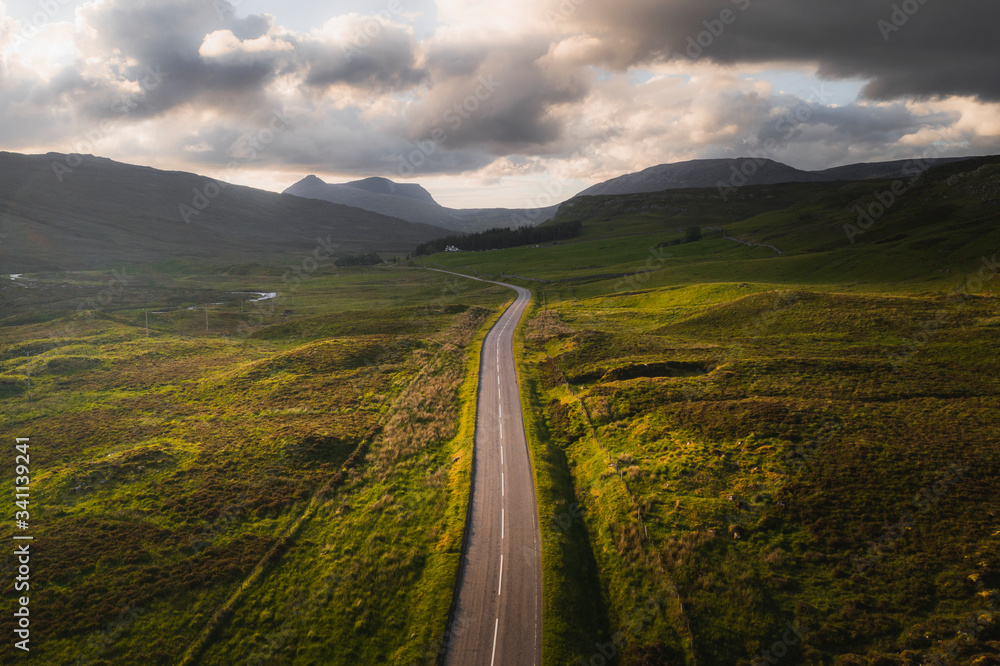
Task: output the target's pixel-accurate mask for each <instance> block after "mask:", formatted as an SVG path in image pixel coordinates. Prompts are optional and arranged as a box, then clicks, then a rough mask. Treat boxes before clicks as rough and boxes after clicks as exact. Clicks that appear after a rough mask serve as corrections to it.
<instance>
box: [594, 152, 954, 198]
mask: <svg viewBox="0 0 1000 666" xmlns="http://www.w3.org/2000/svg"><path fill="white" fill-rule="evenodd" d="M963 159H967V158H944V159H928V160H923V161H922V162H923V164H921V163H920V161H918V160H898V161H894V162H876V163H871V164H851V165H847V166H841V167H834V168H832V169H825V170H823V171H802V170H800V169H796V168H794V167H790V166H788V165H786V164H782V163H780V162H775V161H774V160H767V159H756V158H748V157H740V158H735V159H709V160H691V161H688V162H677V163H674V164H660V165H658V166H654V167H650V168H648V169H644V170H642V171H639V172H637V173H630V174H626V175H624V176H619V177H617V178H612V179H611V180H608V181H605V182H603V183H598V184H597V185H592V186H591V187H588V188H587V189H585V190H584V191H582V192H580V194H578V195H577V196H596V195H605V194H639V193H643V192H660V191H662V190H676V189H687V188H699V187H719V186H720V185H725V186H735V187H741V186H743V185H776V184H779V183H820V182H833V181H841V180H842V181H857V180H869V179H875V178H900V177H911V176H912V175H913V173H914V171H915V170H916V171H917V172H919V171H922V170H926V168H927V166H933V165H938V164H945V163H948V162H955V161H960V160H963Z"/></svg>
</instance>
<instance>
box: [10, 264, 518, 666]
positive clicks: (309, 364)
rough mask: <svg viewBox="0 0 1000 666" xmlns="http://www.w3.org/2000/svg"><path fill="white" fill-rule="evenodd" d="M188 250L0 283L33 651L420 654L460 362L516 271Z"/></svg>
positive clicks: (437, 618)
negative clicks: (233, 256) (21, 465)
mask: <svg viewBox="0 0 1000 666" xmlns="http://www.w3.org/2000/svg"><path fill="white" fill-rule="evenodd" d="M191 268H192V267H190V266H170V265H165V266H159V267H152V268H150V267H145V268H137V269H135V270H131V271H128V270H126V271H119V274H120V275H125V276H127V277H125V278H116V277H115V276H113V275H106V274H99V273H75V274H59V275H29V276H26V279H25V280H19V281H11V283H10V284H3V285H2V292H3V296H4V306H5V307H4V313H3V314H4V317H3V320H2V326H0V339H2V349H3V353H2V356H0V405H2V417H0V418H2V422H3V430H4V432H5V433H8V434H9V436H10V437H11V446H13V437H15V436H16V437H30V438H31V449H30V452H31V470H32V475H31V476H32V484H31V499H30V502H31V504H30V513H31V523H30V524H31V533H32V534H33V535H34V537H35V541H34V542H33V546H32V548H33V551H32V552H33V557H32V579H31V586H32V587H31V603H32V606H31V612H32V616H31V617H32V623H33V624H32V627H33V629H34V631H33V633H32V641H33V642H32V644H31V645H32V652H31V653H30V656H29V659H30V660H31V661H32V662H37V663H46V664H71V663H72V664H81V663H86V664H112V663H114V664H119V663H150V664H177V663H182V662H184V661H187V662H190V663H217V664H232V663H260V664H263V663H268V664H280V663H326V664H355V663H380V662H383V663H384V662H394V663H433V661H434V658H435V657H436V655H437V653H438V650H439V649H440V647H441V645H442V636H443V635H444V632H445V629H446V626H445V625H446V621H447V614H448V609H449V605H450V602H451V591H452V589H453V588H454V581H455V575H456V573H457V567H458V558H459V555H460V550H461V536H462V530H463V528H464V516H465V506H466V504H467V501H468V479H469V464H470V456H471V447H472V434H471V429H472V427H473V426H472V424H474V418H473V416H474V395H475V394H474V382H468V381H465V379H466V377H467V376H471V377H475V376H476V369H477V363H478V341H479V340H481V335H482V334H483V332H484V331H485V330H486V328H488V325H489V322H490V321H491V320H493V319H494V318H495V317H496V316H497V315H498V314H499V309H500V308H501V307H502V306H503V305H504V304H505V303H507V302H509V300H510V299H511V292H510V291H509V290H505V289H503V288H500V287H496V286H491V285H487V284H484V283H480V282H474V281H469V280H460V279H455V278H449V277H448V276H445V275H442V274H440V273H432V272H429V271H423V270H416V269H403V268H395V267H391V266H386V267H378V268H371V269H331V268H323V269H319V270H315V271H314V272H312V273H311V274H309V275H304V276H303V279H300V280H299V281H297V282H290V281H288V280H285V279H283V277H284V275H285V271H281V270H270V269H265V268H262V267H237V268H236V269H235V270H230V271H221V272H217V273H209V274H204V273H203V274H201V275H195V274H192V271H191ZM248 291H263V292H268V291H276V292H278V293H279V296H278V298H277V299H273V300H270V301H262V302H257V303H251V302H250V299H252V298H255V296H253V295H247V294H241V293H232V292H248ZM205 306H207V314H208V330H207V331H206V311H205ZM191 307H194V308H195V309H193V310H192V309H188V308H191ZM147 313H149V326H150V331H149V337H148V338H147V337H146V329H145V322H146V314H147ZM28 354H30V364H31V388H30V392H29V390H28V389H27V382H26V362H27V359H26V357H27V355H28ZM470 386H471V387H472V392H471V393H470ZM470 406H471V409H472V411H471V412H470ZM11 461H13V457H11ZM11 469H13V468H12V467H11ZM5 476H6V478H4V479H3V481H2V487H3V488H4V489H5V491H6V492H12V491H11V485H12V483H13V472H11V474H10V475H9V476H8V475H5ZM11 532H12V525H11V524H10V523H9V522H8V523H7V525H6V526H5V527H4V538H6V539H8V540H9V539H10V536H11ZM4 564H5V565H6V566H7V568H8V569H10V568H11V566H12V565H11V564H10V562H9V558H5V561H4ZM7 573H10V571H7ZM5 579H6V580H7V581H8V582H5V583H4V590H5V594H7V596H8V597H10V596H11V595H13V594H14V592H13V589H12V583H11V582H10V581H11V580H12V577H11V576H8V575H6V574H5ZM11 624H12V620H11V619H8V620H5V621H4V626H6V627H8V630H9V629H11ZM8 633H10V631H8ZM11 650H13V648H12V646H10V645H8V646H7V647H5V648H4V651H5V653H6V654H8V655H10V652H9V651H11ZM6 659H7V657H4V661H6Z"/></svg>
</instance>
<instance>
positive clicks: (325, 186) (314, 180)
mask: <svg viewBox="0 0 1000 666" xmlns="http://www.w3.org/2000/svg"><path fill="white" fill-rule="evenodd" d="M285 194H293V195H295V196H298V197H304V198H307V199H322V200H323V201H330V202H332V203H338V204H343V205H347V206H355V207H357V208H363V209H365V210H370V211H373V212H375V213H380V214H382V215H389V216H392V217H398V218H400V219H402V220H408V221H410V222H416V223H422V224H432V225H436V226H440V227H444V228H446V229H449V230H452V231H461V232H469V231H482V230H484V229H489V228H491V227H518V226H522V225H525V224H529V225H530V224H540V223H541V222H544V221H545V220H548V219H549V218H551V217H552V216H553V215H554V214H555V211H556V209H557V206H550V207H548V208H536V209H508V208H447V207H445V206H442V205H441V204H439V203H438V202H436V201H435V200H434V197H432V196H431V195H430V193H429V192H428V191H427V190H425V189H424V188H423V187H421V186H420V185H416V184H411V183H395V182H393V181H391V180H388V179H386V178H366V179H364V180H358V181H354V182H351V183H341V184H336V183H326V182H324V181H323V180H322V179H320V178H318V177H317V176H306V177H305V178H303V179H302V180H300V181H299V182H297V183H295V184H294V185H292V186H291V187H289V188H288V189H286V190H285Z"/></svg>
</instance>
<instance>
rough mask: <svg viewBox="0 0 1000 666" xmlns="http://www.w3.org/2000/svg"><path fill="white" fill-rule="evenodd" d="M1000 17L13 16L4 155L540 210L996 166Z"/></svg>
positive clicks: (878, 5)
mask: <svg viewBox="0 0 1000 666" xmlns="http://www.w3.org/2000/svg"><path fill="white" fill-rule="evenodd" d="M998 25H1000V3H997V2H995V1H994V0H507V1H506V2H503V3H498V2H485V1H482V0H342V1H337V2H315V1H308V0H282V2H270V1H267V0H229V1H227V0H91V1H77V0H0V54H2V55H0V150H6V151H12V152H20V153H46V152H60V153H79V154H83V155H87V154H93V155H100V156H103V157H110V158H112V159H115V160H119V161H122V162H127V163H132V164H141V165H148V166H153V167H156V168H162V169H171V170H180V171H193V172H196V173H200V174H204V175H206V176H210V177H212V178H218V179H224V180H226V181H229V182H235V183H240V184H245V185H251V186H255V187H261V188H263V189H268V190H273V191H281V190H283V189H284V188H286V187H288V186H289V185H291V184H292V183H294V182H296V181H298V180H300V179H301V178H303V177H305V176H306V175H309V174H315V175H318V176H319V177H321V178H323V179H324V180H326V181H327V182H345V181H349V180H355V179H358V178H364V177H369V176H383V177H387V178H392V179H393V180H396V181H398V182H418V183H420V184H422V185H423V186H424V187H426V188H427V189H428V190H429V191H430V192H431V193H432V194H433V195H434V196H435V198H436V199H437V200H438V201H439V202H440V203H442V204H445V205H449V206H455V207H488V206H503V207H533V206H543V205H548V204H551V203H554V202H556V201H562V200H565V199H567V198H569V197H570V196H572V195H573V194H575V193H576V192H578V191H580V190H582V189H583V188H585V187H587V186H588V185H591V184H593V183H597V182H601V181H604V180H607V179H609V178H613V177H615V176H619V175H621V174H624V173H629V172H634V171H639V170H642V169H644V168H646V167H649V166H653V165H656V164H662V163H669V162H679V161H684V160H690V159H699V158H717V157H745V156H751V157H761V158H768V159H774V160H777V161H779V162H783V163H785V164H789V165H791V166H794V167H797V168H801V169H823V168H828V167H832V166H839V165H843V164H851V163H856V162H866V161H881V160H891V159H909V158H919V157H927V156H959V155H973V154H976V155H982V154H997V153H1000V75H998V70H1000V40H997V39H996V38H995V34H994V33H995V30H996V26H998Z"/></svg>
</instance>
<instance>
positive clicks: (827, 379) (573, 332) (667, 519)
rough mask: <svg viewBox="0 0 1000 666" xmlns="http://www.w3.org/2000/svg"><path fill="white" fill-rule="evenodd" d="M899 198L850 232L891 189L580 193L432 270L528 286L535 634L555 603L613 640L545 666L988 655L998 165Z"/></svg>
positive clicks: (992, 600)
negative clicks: (530, 224) (540, 607)
mask: <svg viewBox="0 0 1000 666" xmlns="http://www.w3.org/2000/svg"><path fill="white" fill-rule="evenodd" d="M904 186H905V188H906V189H905V190H902V191H901V193H900V194H898V195H895V199H896V200H895V201H894V202H893V203H892V204H891V205H888V206H886V210H885V211H884V212H883V213H882V214H881V215H879V216H877V217H876V216H874V215H873V218H875V219H873V221H872V224H870V225H869V227H868V228H867V229H862V231H863V233H860V234H857V233H855V234H849V233H848V231H849V230H845V225H848V224H855V225H856V224H857V220H858V216H859V213H858V211H857V209H856V208H855V206H857V205H860V206H862V207H863V208H862V210H865V211H868V210H871V211H877V208H873V207H870V205H871V203H872V202H878V199H879V197H880V196H883V192H885V191H890V192H891V191H892V187H893V183H892V182H881V183H864V184H850V183H838V184H832V185H795V186H771V187H766V188H745V189H744V190H741V191H739V192H737V193H736V195H735V197H737V198H738V201H735V200H734V198H733V195H731V196H730V201H729V202H728V203H726V202H722V201H721V200H720V199H718V198H717V195H718V192H716V191H714V190H711V191H709V190H704V191H700V192H698V191H687V192H669V193H660V194H655V195H632V196H628V197H595V198H592V199H584V200H581V201H578V202H576V204H575V207H574V208H572V209H568V210H564V211H563V215H562V216H561V218H560V219H580V220H582V221H583V223H584V232H583V234H581V236H580V238H579V239H578V240H575V241H570V242H565V243H559V244H558V245H548V246H543V247H539V248H535V247H530V248H515V249H508V250H498V251H493V252H485V253H479V254H476V253H449V254H443V255H436V256H434V257H431V258H430V259H429V260H428V262H433V263H436V264H439V265H445V266H448V267H451V268H456V269H459V270H461V269H463V268H464V269H465V270H467V271H470V272H476V273H478V274H480V275H499V274H501V272H502V273H503V274H504V275H506V276H508V277H509V276H511V275H516V276H521V278H526V279H524V280H523V281H522V282H521V283H522V284H524V285H526V286H530V287H531V288H532V289H534V290H536V292H537V295H538V297H539V301H540V307H539V309H538V311H537V313H536V314H535V316H534V317H533V319H532V320H531V322H530V323H529V324H528V325H527V326H526V327H525V329H524V331H523V352H522V362H523V364H524V366H525V367H524V369H523V372H524V373H525V375H526V376H527V377H528V378H529V379H531V378H534V379H533V381H534V382H535V384H534V385H535V387H536V390H535V391H533V392H529V393H528V394H526V395H525V400H526V401H527V403H528V405H527V407H528V408H529V409H530V410H535V411H537V412H538V413H539V414H540V418H541V427H538V428H535V429H534V430H533V437H534V438H535V439H536V440H537V441H536V442H535V443H534V446H535V447H536V449H537V450H539V451H551V452H554V451H558V452H559V453H560V455H559V456H553V457H552V458H551V459H552V460H557V461H558V460H561V465H556V467H554V468H552V467H551V466H550V467H549V470H550V471H549V474H550V477H551V478H553V479H556V480H558V479H560V478H562V477H566V478H568V479H569V485H570V486H571V490H570V491H568V494H567V493H565V492H564V493H563V498H564V499H563V500H562V503H561V504H559V503H555V502H554V503H553V505H552V506H545V507H543V511H544V513H543V515H542V520H543V533H552V534H556V535H569V534H573V535H577V536H576V537H574V539H573V540H568V539H566V538H561V539H555V540H548V541H546V548H547V554H546V558H547V566H551V567H554V568H555V569H556V570H557V571H563V572H575V574H574V575H575V576H576V578H575V580H563V581H558V579H557V582H558V583H559V584H560V585H561V589H562V590H563V592H562V593H561V595H560V594H558V593H556V592H554V591H552V590H547V591H546V594H547V597H546V607H545V618H546V623H547V625H546V627H547V628H546V630H547V631H549V629H550V627H551V628H553V629H558V628H559V627H564V626H566V625H567V624H570V625H571V624H572V623H573V621H574V607H573V606H572V605H569V604H565V603H559V600H560V599H565V598H567V595H569V594H577V595H580V596H583V597H585V598H586V597H588V596H590V597H594V596H597V597H599V598H600V599H601V600H602V606H603V608H605V609H606V613H607V622H608V625H609V626H608V631H609V635H610V636H611V639H610V640H607V639H605V638H604V636H603V635H601V634H598V633H593V634H592V635H591V636H592V638H590V637H587V636H583V637H581V636H577V637H575V638H574V639H573V640H570V641H562V642H558V643H552V644H551V646H550V647H551V649H550V650H549V651H548V652H547V653H546V655H545V659H546V663H551V664H562V663H570V662H573V663H577V661H578V660H580V659H583V660H584V661H585V662H586V661H587V660H590V659H594V658H595V656H599V657H601V658H608V657H609V655H610V654H614V655H615V658H617V659H618V660H619V661H618V663H622V664H664V663H669V664H688V663H691V664H693V663H699V664H763V663H789V664H791V663H802V664H844V665H846V664H931V663H940V664H945V663H948V664H952V663H955V664H990V663H1000V510H998V505H997V503H996V502H995V501H994V496H995V491H996V487H997V485H996V484H997V481H996V479H997V476H998V474H1000V449H998V446H997V441H996V433H997V432H1000V381H998V380H997V377H998V376H1000V365H998V357H997V355H996V354H995V353H994V351H993V347H994V343H995V341H996V335H997V331H998V326H1000V307H998V304H1000V301H998V299H997V295H998V286H1000V279H998V277H1000V276H998V273H997V271H998V270H1000V268H998V265H997V258H996V253H997V247H998V245H1000V224H998V223H1000V218H998V214H997V212H996V211H997V202H998V200H1000V165H997V163H996V160H980V161H978V162H974V163H971V164H964V165H962V164H957V165H948V166H945V167H938V168H936V169H933V170H931V171H929V172H927V173H926V174H924V175H923V176H922V178H920V179H919V181H917V182H915V183H909V182H907V183H905V184H904ZM896 187H897V191H900V190H899V188H900V187H902V186H899V185H897V186H896ZM692 225H697V226H701V227H702V229H703V231H706V232H707V233H706V237H705V239H704V240H702V241H698V242H691V243H684V244H679V245H673V244H670V243H672V242H674V241H676V240H678V239H679V238H680V237H681V234H682V232H683V230H684V229H685V228H686V227H689V226H692ZM849 236H853V238H849ZM852 241H853V242H852ZM768 246H772V247H768ZM509 279H512V280H515V281H516V280H517V278H509ZM553 483H555V482H553ZM580 534H583V535H584V537H585V539H584V541H583V544H582V545H581V544H580V541H579V538H578V537H579V535H580ZM567 543H575V544H576V546H575V548H573V549H568V548H567V546H566V544H567ZM588 559H592V560H593V561H594V562H595V563H596V567H597V570H598V582H596V583H594V582H592V578H590V577H588V575H587V573H586V568H585V567H583V568H581V567H580V566H579V565H578V564H576V563H578V562H580V561H584V562H585V561H587V560H588ZM552 561H554V562H555V563H551V564H550V562H552ZM580 588H583V589H585V590H590V592H589V593H588V592H583V593H581V592H579V591H578V590H579V589H580ZM574 590H577V591H574ZM588 612H590V611H588ZM588 617H589V616H588ZM580 621H581V622H584V623H588V622H592V620H584V619H581V620H580ZM563 635H566V634H565V632H564V633H563ZM547 645H548V644H547ZM597 661H599V659H597Z"/></svg>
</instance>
